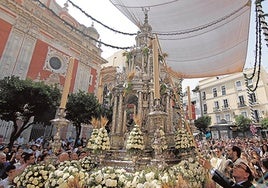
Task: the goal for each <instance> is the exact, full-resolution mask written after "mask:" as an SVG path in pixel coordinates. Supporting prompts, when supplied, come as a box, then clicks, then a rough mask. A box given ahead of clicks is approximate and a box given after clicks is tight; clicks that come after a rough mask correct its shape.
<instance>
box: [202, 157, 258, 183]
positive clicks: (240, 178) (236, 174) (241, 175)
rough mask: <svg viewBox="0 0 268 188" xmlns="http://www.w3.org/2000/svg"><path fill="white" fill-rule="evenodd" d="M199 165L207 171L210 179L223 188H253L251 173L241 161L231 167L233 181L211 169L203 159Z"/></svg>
mask: <svg viewBox="0 0 268 188" xmlns="http://www.w3.org/2000/svg"><path fill="white" fill-rule="evenodd" d="M200 164H201V165H203V166H204V167H205V168H206V169H209V170H210V173H211V175H212V179H213V180H214V181H215V182H216V183H218V184H219V185H220V186H222V187H224V188H254V185H253V184H252V181H253V178H254V177H253V175H252V172H251V170H250V168H249V167H248V165H247V164H246V163H244V162H242V161H241V162H239V163H237V164H235V165H234V167H233V174H232V175H233V178H234V180H235V181H233V180H232V179H230V178H228V177H226V176H225V175H224V174H222V173H221V172H219V171H218V170H216V169H214V168H212V166H211V164H210V162H209V161H207V160H205V159H200Z"/></svg>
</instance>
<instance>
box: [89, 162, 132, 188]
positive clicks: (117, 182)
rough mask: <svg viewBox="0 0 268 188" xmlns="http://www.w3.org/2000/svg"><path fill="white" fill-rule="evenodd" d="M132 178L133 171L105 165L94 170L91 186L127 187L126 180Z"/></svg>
mask: <svg viewBox="0 0 268 188" xmlns="http://www.w3.org/2000/svg"><path fill="white" fill-rule="evenodd" d="M129 179H132V175H131V173H128V172H126V170H125V169H115V168H113V167H104V168H102V169H99V170H96V171H94V172H93V173H92V174H91V175H90V178H89V182H90V183H89V187H90V188H101V187H117V188H121V187H122V188H123V187H124V188H125V187H126V186H125V185H126V182H128V180H129Z"/></svg>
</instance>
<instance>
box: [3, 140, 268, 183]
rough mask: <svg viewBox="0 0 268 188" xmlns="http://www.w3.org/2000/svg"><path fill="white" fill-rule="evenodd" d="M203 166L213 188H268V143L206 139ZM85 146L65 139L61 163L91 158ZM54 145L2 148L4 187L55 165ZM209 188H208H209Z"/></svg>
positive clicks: (200, 146)
mask: <svg viewBox="0 0 268 188" xmlns="http://www.w3.org/2000/svg"><path fill="white" fill-rule="evenodd" d="M197 143H198V149H199V152H200V154H201V155H200V156H203V158H200V164H201V165H203V166H204V168H207V169H208V170H209V172H210V175H211V179H212V180H214V182H213V183H211V184H210V187H213V188H214V187H215V188H218V187H224V188H229V187H230V188H236V187H242V188H244V187H245V188H250V187H252V188H254V187H262V188H263V187H268V141H267V139H260V138H236V139H227V140H213V139H212V140H202V141H199V142H197ZM85 146H86V145H85V144H81V143H80V144H78V145H77V146H76V147H75V146H74V140H63V141H62V148H61V151H59V153H58V155H57V156H56V157H57V161H58V162H63V161H66V160H79V159H82V158H84V157H86V156H88V155H89V154H88V152H87V150H86V149H85ZM51 156H52V149H51V144H47V143H46V142H44V141H43V140H42V139H41V140H40V139H38V140H35V141H31V142H29V143H28V144H23V145H14V146H13V147H12V148H11V150H10V149H9V148H8V147H6V146H3V147H1V148H0V179H1V181H0V188H6V187H9V186H10V185H13V179H14V177H15V176H16V175H18V174H19V173H22V171H23V170H24V169H25V168H26V167H27V166H29V165H32V164H43V163H51ZM206 188H207V187H206Z"/></svg>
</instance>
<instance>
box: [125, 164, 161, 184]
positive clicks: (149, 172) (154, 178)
mask: <svg viewBox="0 0 268 188" xmlns="http://www.w3.org/2000/svg"><path fill="white" fill-rule="evenodd" d="M161 176H162V175H161V174H160V172H159V171H158V169H154V170H153V169H146V170H142V171H140V172H135V173H134V174H133V179H132V181H130V182H128V183H127V184H126V185H127V186H126V187H129V188H134V187H137V188H162V184H163V182H162V178H161Z"/></svg>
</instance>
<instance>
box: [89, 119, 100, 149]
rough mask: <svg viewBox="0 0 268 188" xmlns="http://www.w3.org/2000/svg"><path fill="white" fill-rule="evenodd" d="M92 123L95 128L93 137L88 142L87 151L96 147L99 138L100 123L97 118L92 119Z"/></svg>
mask: <svg viewBox="0 0 268 188" xmlns="http://www.w3.org/2000/svg"><path fill="white" fill-rule="evenodd" d="M90 123H91V125H92V126H93V130H92V133H91V136H90V138H89V139H88V142H87V149H90V150H93V148H94V145H95V139H96V138H97V136H98V134H99V129H98V126H99V124H100V122H99V120H98V119H97V118H92V120H91V121H90Z"/></svg>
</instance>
